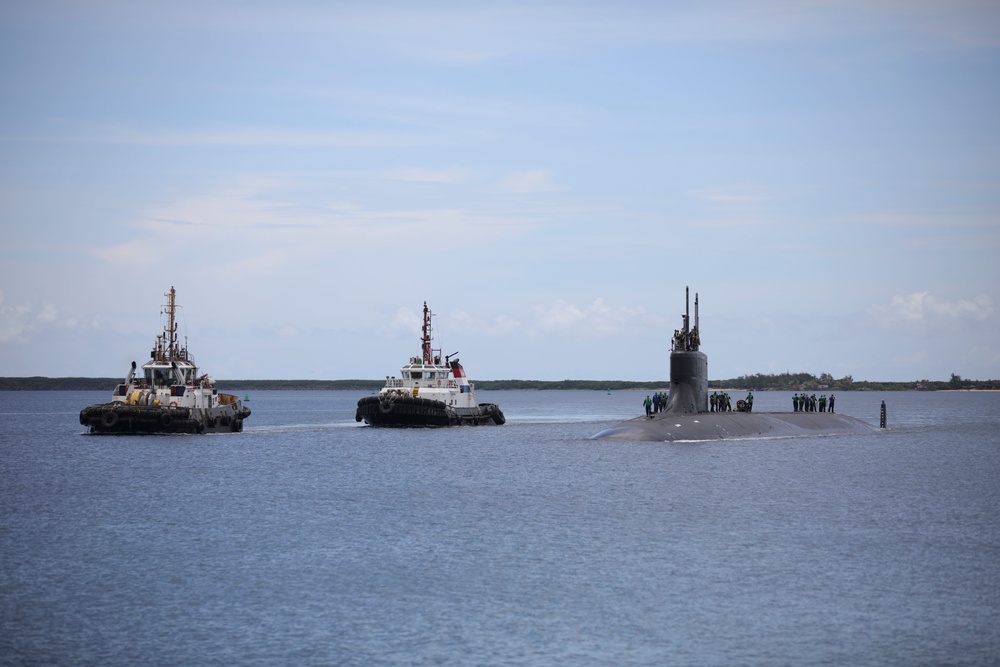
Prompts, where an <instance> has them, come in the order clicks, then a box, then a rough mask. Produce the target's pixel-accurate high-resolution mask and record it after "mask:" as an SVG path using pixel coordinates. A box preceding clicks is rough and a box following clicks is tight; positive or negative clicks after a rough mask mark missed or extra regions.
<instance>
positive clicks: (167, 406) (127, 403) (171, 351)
mask: <svg viewBox="0 0 1000 667" xmlns="http://www.w3.org/2000/svg"><path fill="white" fill-rule="evenodd" d="M165 296H166V297H167V298H168V299H169V300H168V302H167V305H166V306H165V307H164V311H163V313H164V315H166V324H165V325H164V329H163V333H162V334H161V335H159V336H157V338H156V342H155V344H154V346H153V351H152V352H151V353H150V360H149V361H147V362H146V363H145V364H143V365H142V373H141V374H137V373H136V364H135V362H134V361H133V362H132V368H131V370H129V372H128V375H127V376H126V377H125V382H123V383H122V384H120V385H118V386H117V387H115V390H114V392H113V393H112V396H111V402H110V403H99V404H97V405H91V406H89V407H86V408H84V409H83V410H81V411H80V423H81V424H83V425H84V426H87V427H89V429H90V433H95V434H96V433H101V434H154V433H232V432H238V431H242V430H243V420H244V419H246V418H247V417H249V416H250V408H247V407H244V406H243V404H242V403H241V402H240V399H239V398H238V397H237V396H233V395H232V394H220V393H218V391H217V390H216V388H215V381H214V380H213V379H212V378H211V377H209V376H208V375H199V374H198V366H197V365H196V364H195V363H194V359H192V358H191V355H190V354H188V350H187V346H186V345H184V346H182V345H180V344H179V343H178V341H177V320H176V314H177V302H176V300H175V297H176V292H175V290H174V288H173V287H171V288H170V292H169V293H167V294H166V295H165Z"/></svg>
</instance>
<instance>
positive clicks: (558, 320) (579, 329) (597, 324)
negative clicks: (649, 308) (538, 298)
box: [533, 298, 648, 338]
mask: <svg viewBox="0 0 1000 667" xmlns="http://www.w3.org/2000/svg"><path fill="white" fill-rule="evenodd" d="M533 315H534V321H535V326H536V327H537V328H538V329H539V330H540V331H541V332H543V333H558V334H562V335H567V336H571V337H583V338H589V337H605V336H611V335H617V334H622V333H626V332H628V331H629V330H636V329H638V330H644V329H646V328H647V325H648V322H646V318H647V313H646V309H645V308H643V307H642V306H610V305H608V304H607V303H605V302H604V299H602V298H597V299H594V301H592V302H591V303H590V304H588V305H586V306H577V305H574V304H571V303H568V302H566V301H564V300H562V299H559V300H558V301H556V302H555V303H554V304H552V305H551V306H536V307H535V308H534V309H533Z"/></svg>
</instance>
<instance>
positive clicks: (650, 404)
mask: <svg viewBox="0 0 1000 667" xmlns="http://www.w3.org/2000/svg"><path fill="white" fill-rule="evenodd" d="M642 404H643V405H645V406H646V416H647V417H649V416H650V414H649V413H650V409H651V408H652V407H653V399H651V398H650V397H649V394H647V395H646V400H645V401H643V402H642Z"/></svg>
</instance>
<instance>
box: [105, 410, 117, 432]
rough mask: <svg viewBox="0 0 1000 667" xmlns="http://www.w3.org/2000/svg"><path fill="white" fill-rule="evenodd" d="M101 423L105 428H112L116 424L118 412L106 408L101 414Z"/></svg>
mask: <svg viewBox="0 0 1000 667" xmlns="http://www.w3.org/2000/svg"><path fill="white" fill-rule="evenodd" d="M101 423H102V424H103V425H104V427H105V428H114V427H115V426H116V425H117V424H118V413H117V412H115V411H114V410H108V411H107V412H105V413H104V414H103V415H101Z"/></svg>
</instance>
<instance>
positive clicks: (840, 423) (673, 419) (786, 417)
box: [593, 412, 878, 442]
mask: <svg viewBox="0 0 1000 667" xmlns="http://www.w3.org/2000/svg"><path fill="white" fill-rule="evenodd" d="M877 430H878V429H877V428H876V427H874V426H872V425H871V424H869V423H868V422H865V421H862V420H860V419H857V418H856V417H849V416H847V415H842V414H838V413H832V412H759V413H754V412H701V413H675V414H669V413H665V414H664V413H661V414H655V415H653V416H651V417H637V418H635V419H631V420H629V421H626V422H621V423H619V424H616V425H615V426H613V427H611V428H608V429H605V430H603V431H601V432H600V433H597V434H595V435H594V436H593V438H595V439H609V440H633V441H646V442H674V441H679V440H690V441H698V440H732V439H753V438H794V437H802V436H814V435H839V434H864V433H873V432H875V431H877Z"/></svg>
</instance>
